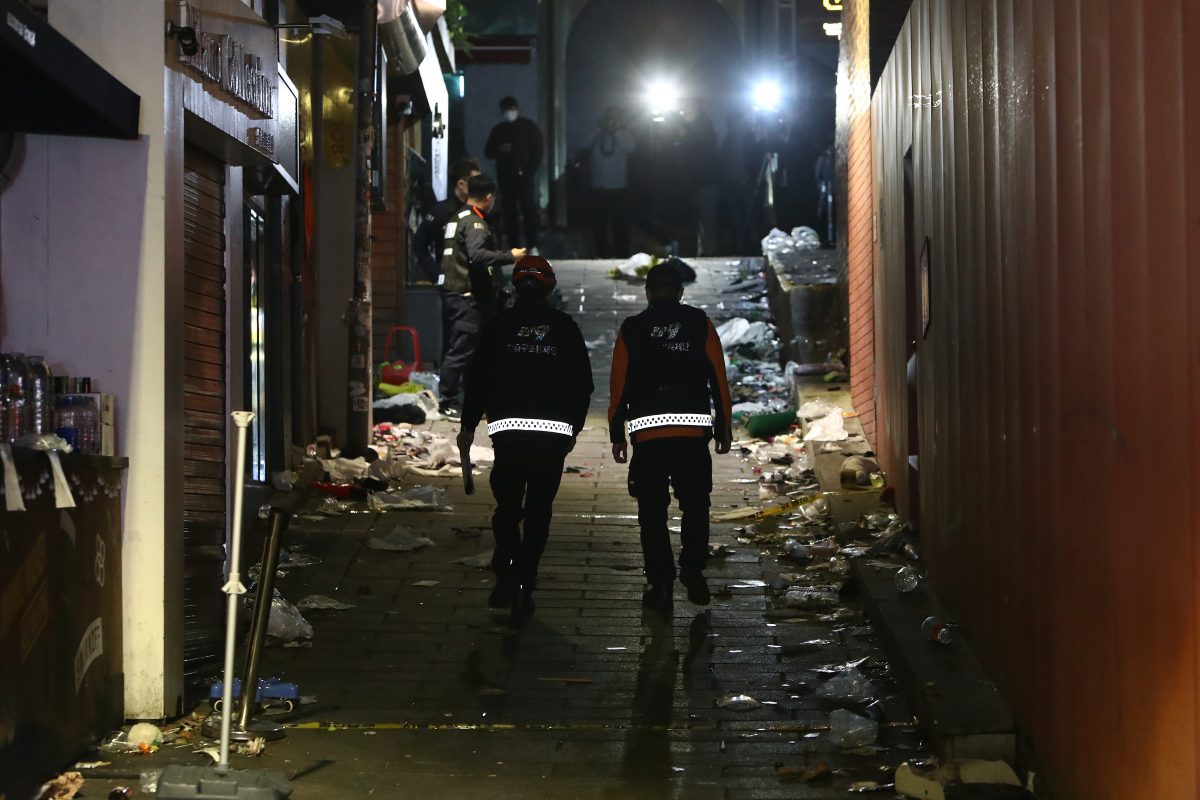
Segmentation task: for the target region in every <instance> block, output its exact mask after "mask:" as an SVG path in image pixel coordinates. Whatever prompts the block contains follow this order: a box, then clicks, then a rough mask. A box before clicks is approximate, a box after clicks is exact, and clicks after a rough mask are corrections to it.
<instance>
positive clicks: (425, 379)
mask: <svg viewBox="0 0 1200 800" xmlns="http://www.w3.org/2000/svg"><path fill="white" fill-rule="evenodd" d="M408 379H409V381H411V382H412V383H419V384H421V385H422V386H425V387H426V388H428V389H432V390H433V391H435V392H436V391H437V388H438V374H437V373H436V372H415V371H414V372H410V373H409V375H408ZM435 407H436V401H435Z"/></svg>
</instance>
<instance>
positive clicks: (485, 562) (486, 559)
mask: <svg viewBox="0 0 1200 800" xmlns="http://www.w3.org/2000/svg"><path fill="white" fill-rule="evenodd" d="M450 563H451V564H462V565H463V566H465V567H476V568H478V569H487V568H488V567H490V566H491V565H492V551H491V550H484V551H483V552H482V553H476V554H475V555H473V556H463V557H462V558H456V559H454V560H453V561H451V562H450Z"/></svg>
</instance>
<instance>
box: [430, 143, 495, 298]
mask: <svg viewBox="0 0 1200 800" xmlns="http://www.w3.org/2000/svg"><path fill="white" fill-rule="evenodd" d="M482 172H483V170H481V169H480V168H479V162H478V161H476V160H475V159H473V158H464V159H462V160H461V161H455V162H454V163H453V164H451V165H450V174H449V177H450V192H449V195H448V196H447V197H446V199H445V200H439V201H437V202H436V203H434V204H433V207H432V208H430V209H429V211H428V212H427V213H426V214H425V216H423V217H421V223H420V224H419V225H418V226H417V230H416V232H415V233H413V239H412V242H413V253H414V255H415V256H416V260H417V266H418V267H419V268H420V270H421V276H422V277H424V278H426V279H427V280H428V281H429V282H430V283H437V282H438V276H439V275H441V274H442V243H443V242H444V241H445V239H446V223H447V222H449V221H450V220H451V219H453V217H454V215H455V214H456V213H458V211H459V209H461V208H462V207H463V206H465V205H466V204H467V181H468V180H470V179H471V178H473V177H474V176H476V175H479V174H481V173H482Z"/></svg>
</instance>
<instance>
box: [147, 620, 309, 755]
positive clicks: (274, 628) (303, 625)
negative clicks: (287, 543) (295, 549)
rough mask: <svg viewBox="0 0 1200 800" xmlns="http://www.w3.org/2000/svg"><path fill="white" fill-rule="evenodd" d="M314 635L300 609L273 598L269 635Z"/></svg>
mask: <svg viewBox="0 0 1200 800" xmlns="http://www.w3.org/2000/svg"><path fill="white" fill-rule="evenodd" d="M312 635H313V628H312V625H311V624H309V622H308V620H306V619H305V618H304V615H302V614H301V613H300V609H298V608H296V607H295V606H294V605H292V604H291V603H289V602H288V601H287V600H284V599H283V598H282V597H275V598H272V600H271V614H270V616H269V617H268V619H267V636H270V637H272V638H274V639H277V640H280V641H284V642H292V641H295V640H297V639H311V638H312ZM130 733H131V734H132V733H133V732H132V731H130Z"/></svg>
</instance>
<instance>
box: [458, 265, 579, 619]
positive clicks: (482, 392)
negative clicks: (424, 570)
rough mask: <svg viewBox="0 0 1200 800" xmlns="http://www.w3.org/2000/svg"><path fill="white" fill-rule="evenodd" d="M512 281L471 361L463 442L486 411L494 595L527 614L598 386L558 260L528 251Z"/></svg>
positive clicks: (494, 602)
mask: <svg viewBox="0 0 1200 800" xmlns="http://www.w3.org/2000/svg"><path fill="white" fill-rule="evenodd" d="M512 281H513V285H514V286H515V287H516V291H517V300H516V303H515V304H514V305H513V307H512V308H509V309H507V310H506V311H503V312H501V313H500V314H499V315H498V316H497V317H496V318H495V319H493V320H492V321H491V322H490V323H488V325H487V326H486V327H485V328H484V331H483V336H482V337H481V340H480V344H479V348H478V349H477V350H476V351H475V356H474V358H473V359H472V360H471V365H470V370H469V372H468V373H467V386H466V398H465V401H464V403H463V411H462V430H461V431H460V432H459V434H458V444H459V447H460V448H462V447H464V446H470V443H471V442H472V441H473V440H474V436H475V427H476V426H477V425H478V424H479V422H480V420H481V419H482V418H483V416H484V415H485V414H486V416H487V420H488V424H487V432H488V435H489V436H490V437H491V438H492V444H493V447H494V448H495V452H496V461H495V464H494V465H493V467H492V475H491V485H492V493H493V494H494V495H495V498H496V511H495V514H494V515H493V516H492V533H493V535H494V536H495V539H496V550H495V553H494V554H493V556H492V569H493V570H494V571H495V573H496V586H495V588H494V589H493V591H492V593H491V596H490V598H489V599H488V604H489V605H491V606H492V607H493V608H507V607H511V608H512V609H513V613H514V615H527V614H529V613H530V612H532V611H533V591H534V588H535V587H536V585H537V574H538V561H539V559H541V556H542V551H543V550H544V549H545V547H546V541H547V539H548V538H549V536H550V518H551V515H552V514H553V504H554V497H555V495H556V494H557V493H558V486H559V483H560V481H561V480H562V472H563V462H564V460H565V459H566V456H567V453H569V452H571V450H572V449H574V447H575V441H576V439H577V438H578V436H579V432H580V431H581V430H582V429H583V425H584V421H585V419H586V418H587V409H588V402H589V400H590V398H591V395H592V389H593V386H592V365H591V360H590V359H589V358H588V352H587V346H586V345H585V344H584V342H583V334H582V333H581V332H580V330H579V326H578V325H577V324H576V323H575V320H573V319H572V318H571V317H570V316H569V315H568V314H565V313H563V312H562V311H558V310H556V309H554V308H551V307H550V305H549V304H548V303H547V297H548V296H549V294H550V292H551V291H552V290H553V289H554V286H555V284H556V283H557V279H556V278H555V275H554V268H553V267H552V266H551V265H550V262H548V261H546V259H544V258H541V257H539V256H525V257H523V258H521V259H520V260H519V261H518V262H517V264H516V267H515V268H514V269H513V276H512ZM522 521H523V522H524V531H523V532H522V530H521V524H522ZM522 534H523V535H522Z"/></svg>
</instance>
